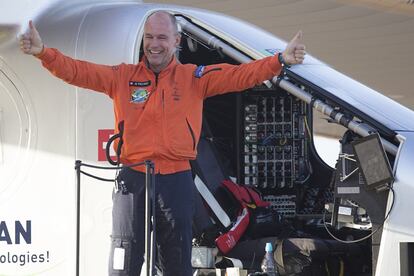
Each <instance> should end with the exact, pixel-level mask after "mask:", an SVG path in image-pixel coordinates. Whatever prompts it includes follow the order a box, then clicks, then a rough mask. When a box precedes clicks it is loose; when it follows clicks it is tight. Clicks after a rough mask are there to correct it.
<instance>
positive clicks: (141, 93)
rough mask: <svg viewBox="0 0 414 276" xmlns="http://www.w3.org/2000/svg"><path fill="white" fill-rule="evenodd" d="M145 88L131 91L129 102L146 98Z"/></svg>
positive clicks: (141, 101) (143, 100) (142, 100)
mask: <svg viewBox="0 0 414 276" xmlns="http://www.w3.org/2000/svg"><path fill="white" fill-rule="evenodd" d="M148 96H149V92H148V90H147V89H136V90H134V91H133V92H132V93H131V101H130V102H131V103H143V102H145V101H146V100H147V99H148Z"/></svg>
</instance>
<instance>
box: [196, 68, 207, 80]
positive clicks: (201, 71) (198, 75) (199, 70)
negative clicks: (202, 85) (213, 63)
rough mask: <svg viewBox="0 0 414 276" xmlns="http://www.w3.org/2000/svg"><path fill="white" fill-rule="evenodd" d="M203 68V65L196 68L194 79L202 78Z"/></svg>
mask: <svg viewBox="0 0 414 276" xmlns="http://www.w3.org/2000/svg"><path fill="white" fill-rule="evenodd" d="M204 68H206V67H205V66H204V65H200V66H198V67H197V69H196V70H195V71H194V76H195V77H196V78H201V77H202V76H203V72H204Z"/></svg>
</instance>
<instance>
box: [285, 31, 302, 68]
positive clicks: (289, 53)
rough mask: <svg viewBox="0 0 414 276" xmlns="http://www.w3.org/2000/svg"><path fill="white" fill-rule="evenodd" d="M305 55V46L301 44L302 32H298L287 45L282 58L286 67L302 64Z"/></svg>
mask: <svg viewBox="0 0 414 276" xmlns="http://www.w3.org/2000/svg"><path fill="white" fill-rule="evenodd" d="M305 55H306V52H305V45H304V44H303V43H302V31H299V32H298V33H297V34H296V35H295V37H293V38H292V40H291V41H290V42H289V43H288V45H287V46H286V49H285V50H284V51H283V53H282V56H283V59H284V60H285V62H286V63H287V64H288V65H293V64H299V63H302V62H303V60H304V59H305Z"/></svg>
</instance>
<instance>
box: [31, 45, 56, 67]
mask: <svg viewBox="0 0 414 276" xmlns="http://www.w3.org/2000/svg"><path fill="white" fill-rule="evenodd" d="M35 57H37V58H38V59H40V60H41V61H42V62H45V63H49V62H51V61H53V60H54V59H55V53H54V51H53V49H52V48H47V47H46V46H43V50H42V51H41V52H40V53H39V54H37V55H35Z"/></svg>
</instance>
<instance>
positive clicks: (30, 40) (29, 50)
mask: <svg viewBox="0 0 414 276" xmlns="http://www.w3.org/2000/svg"><path fill="white" fill-rule="evenodd" d="M19 40H20V49H21V50H22V51H23V53H25V54H28V55H38V54H40V53H41V52H42V50H43V42H42V38H41V37H40V35H39V32H38V31H37V30H36V28H35V26H34V25H33V22H32V20H30V21H29V29H28V30H27V31H26V33H24V34H22V35H20V38H19Z"/></svg>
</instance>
